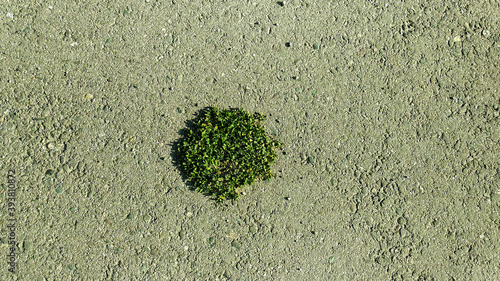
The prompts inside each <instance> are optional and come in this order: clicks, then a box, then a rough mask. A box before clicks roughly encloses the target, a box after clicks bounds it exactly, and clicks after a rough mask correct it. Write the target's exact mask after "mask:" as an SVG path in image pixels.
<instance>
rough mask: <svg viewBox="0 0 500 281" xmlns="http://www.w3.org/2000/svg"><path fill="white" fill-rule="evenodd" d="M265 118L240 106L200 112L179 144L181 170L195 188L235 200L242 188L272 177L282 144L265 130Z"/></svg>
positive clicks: (215, 195)
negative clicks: (263, 123) (263, 125)
mask: <svg viewBox="0 0 500 281" xmlns="http://www.w3.org/2000/svg"><path fill="white" fill-rule="evenodd" d="M264 119H265V116H264V115H262V114H259V113H255V114H253V115H251V114H249V113H248V112H245V111H243V110H242V109H231V110H220V109H217V108H214V107H211V108H208V109H207V110H205V111H204V112H202V113H201V114H200V117H199V118H198V119H197V120H196V121H194V124H193V126H192V128H190V129H189V130H188V132H187V134H185V136H184V139H183V140H181V142H180V145H179V152H180V156H181V158H182V160H181V166H182V169H183V170H184V172H185V173H186V175H187V177H188V179H189V181H190V182H191V183H192V184H193V186H194V187H195V188H196V190H197V191H200V192H203V193H205V194H210V195H213V196H214V197H215V198H217V200H218V201H223V200H224V199H232V200H236V199H237V198H238V195H239V192H240V190H241V187H243V186H245V185H250V184H252V183H253V182H254V181H255V180H257V179H262V180H267V179H270V178H272V177H273V176H274V175H273V173H272V171H271V165H272V164H273V163H274V161H275V159H276V157H277V155H276V151H275V150H276V149H281V147H282V144H281V143H280V142H278V141H277V140H274V139H273V138H272V137H271V136H269V135H268V134H267V133H266V132H265V130H264V128H263V127H262V124H261V122H262V121H263V120H264Z"/></svg>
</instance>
